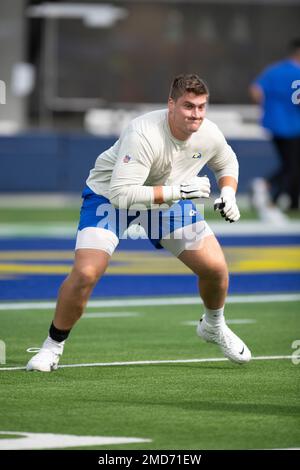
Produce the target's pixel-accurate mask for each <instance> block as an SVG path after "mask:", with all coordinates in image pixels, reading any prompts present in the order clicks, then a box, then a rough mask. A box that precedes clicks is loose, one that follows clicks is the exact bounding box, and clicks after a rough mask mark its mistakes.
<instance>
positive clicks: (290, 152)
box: [250, 38, 300, 209]
mask: <svg viewBox="0 0 300 470" xmlns="http://www.w3.org/2000/svg"><path fill="white" fill-rule="evenodd" d="M250 94H251V97H252V99H253V100H254V102H255V103H258V104H260V105H261V106H262V109H263V117H262V125H263V127H265V128H266V129H267V130H268V131H269V132H270V133H271V134H272V139H273V142H274V144H275V146H276V149H277V151H278V155H279V157H280V168H279V170H278V171H276V173H275V174H274V175H272V176H271V177H270V178H269V179H268V183H269V186H270V191H271V198H272V200H273V203H276V201H277V199H278V197H279V196H280V195H281V194H287V195H288V196H289V207H290V209H299V193H300V38H297V39H294V40H293V41H291V43H290V44H289V55H288V57H287V58H286V59H284V60H282V61H280V62H277V63H275V64H271V65H270V66H268V67H267V68H266V69H265V70H263V71H262V73H261V74H260V75H259V76H258V77H257V78H256V79H255V80H254V82H253V83H252V85H251V87H250Z"/></svg>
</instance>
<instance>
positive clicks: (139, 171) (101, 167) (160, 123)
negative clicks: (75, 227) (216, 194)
mask: <svg viewBox="0 0 300 470" xmlns="http://www.w3.org/2000/svg"><path fill="white" fill-rule="evenodd" d="M206 164H207V165H208V166H209V168H211V169H212V170H213V172H214V173H215V176H216V179H217V181H218V180H219V179H220V178H221V177H222V176H233V177H234V178H235V179H236V180H238V162H237V158H236V155H235V153H234V152H233V150H232V148H231V147H230V146H229V145H228V144H227V142H226V140H225V137H224V135H223V134H222V132H221V131H220V129H219V128H218V127H217V126H216V124H214V123H213V122H211V121H209V120H208V119H204V121H203V122H202V124H201V125H200V127H199V129H198V131H197V132H194V133H193V134H192V135H191V137H190V138H189V139H188V140H186V141H181V140H177V139H175V137H174V136H173V135H172V134H171V131H170V127H169V124H168V110H167V109H164V110H159V111H153V112H150V113H147V114H144V115H142V116H140V117H138V118H136V119H134V120H133V121H131V123H130V124H129V126H128V127H127V128H126V129H125V130H124V131H123V133H122V134H121V136H120V138H119V139H118V140H117V141H116V143H115V144H114V145H113V146H112V147H110V148H109V149H108V150H106V151H104V152H103V153H101V154H100V155H99V157H98V158H97V160H96V163H95V167H94V168H93V169H92V170H91V171H90V174H89V177H88V179H87V181H86V183H87V185H88V186H89V187H90V188H91V189H92V190H93V191H94V192H95V193H96V194H101V195H103V196H105V197H107V198H108V199H109V200H110V201H111V202H112V203H113V204H114V205H115V206H117V207H130V206H131V205H132V204H134V203H143V204H145V205H146V206H147V207H151V205H152V204H153V202H154V191H153V187H154V186H172V185H179V184H181V183H183V182H185V181H189V180H190V179H191V178H192V177H194V176H197V175H198V174H199V172H200V171H201V170H202V168H203V167H204V166H205V165H206Z"/></svg>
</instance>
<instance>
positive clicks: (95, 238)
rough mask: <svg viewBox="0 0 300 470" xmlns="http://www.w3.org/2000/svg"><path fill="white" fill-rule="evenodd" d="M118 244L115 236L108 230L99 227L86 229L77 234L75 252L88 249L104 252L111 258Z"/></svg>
mask: <svg viewBox="0 0 300 470" xmlns="http://www.w3.org/2000/svg"><path fill="white" fill-rule="evenodd" d="M118 243H119V239H118V237H117V235H116V234H114V233H113V232H111V231H110V230H105V229H104V228H99V227H86V228H84V229H82V230H78V232H77V238H76V246H75V250H79V249H82V248H90V249H93V250H102V251H105V252H106V253H107V254H109V255H110V256H112V254H113V252H114V251H115V249H116V247H117V246H118Z"/></svg>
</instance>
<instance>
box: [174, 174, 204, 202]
mask: <svg viewBox="0 0 300 470" xmlns="http://www.w3.org/2000/svg"><path fill="white" fill-rule="evenodd" d="M180 194H181V199H197V198H199V197H209V194H210V182H209V179H208V178H207V176H194V178H192V179H191V180H190V181H188V182H186V183H182V184H181V185H180Z"/></svg>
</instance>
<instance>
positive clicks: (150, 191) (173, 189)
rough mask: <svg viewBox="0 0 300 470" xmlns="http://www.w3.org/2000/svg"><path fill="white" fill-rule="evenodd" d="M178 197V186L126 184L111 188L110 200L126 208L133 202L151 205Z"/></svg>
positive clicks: (167, 201)
mask: <svg viewBox="0 0 300 470" xmlns="http://www.w3.org/2000/svg"><path fill="white" fill-rule="evenodd" d="M180 197H181V195H180V186H140V185H126V186H121V187H119V188H111V195H110V201H111V202H112V204H113V205H114V206H115V207H118V208H120V209H128V208H129V207H130V206H132V205H133V204H144V205H145V207H151V205H152V204H162V203H164V202H166V203H170V202H173V201H175V200H178V199H180Z"/></svg>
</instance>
